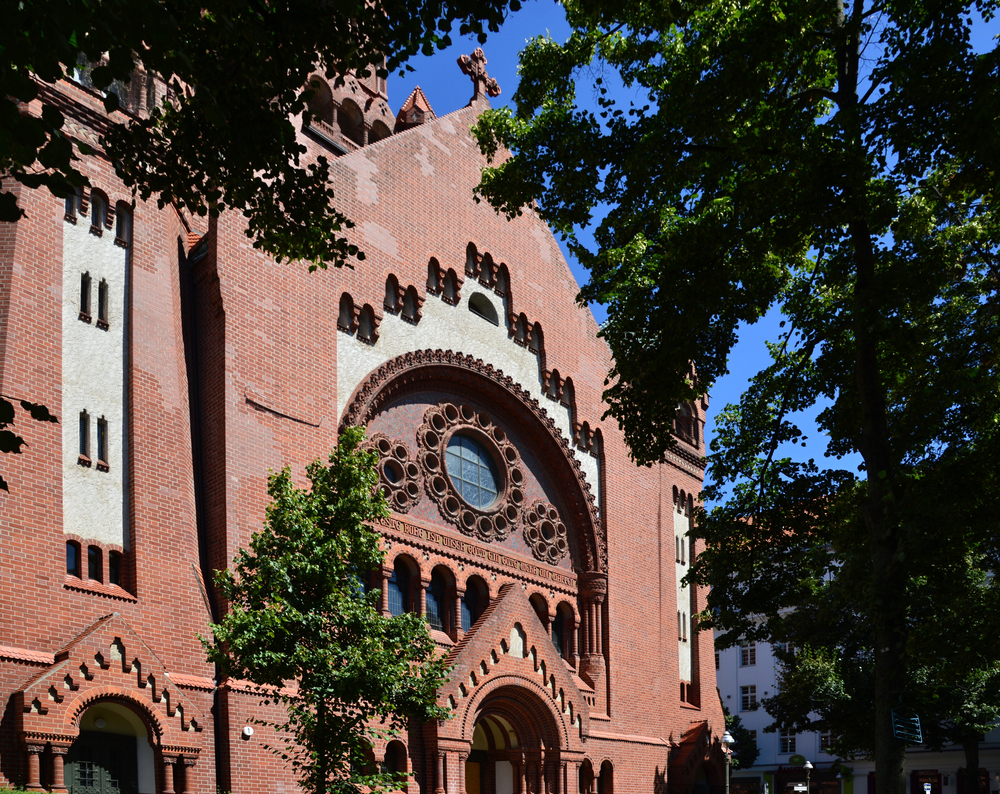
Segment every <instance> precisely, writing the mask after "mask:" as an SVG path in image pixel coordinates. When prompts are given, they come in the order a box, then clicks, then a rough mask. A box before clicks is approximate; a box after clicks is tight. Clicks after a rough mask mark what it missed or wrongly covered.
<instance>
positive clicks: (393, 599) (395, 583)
mask: <svg viewBox="0 0 1000 794" xmlns="http://www.w3.org/2000/svg"><path fill="white" fill-rule="evenodd" d="M410 581H411V580H410V568H409V566H408V565H407V564H406V561H405V560H404V559H403V558H401V557H397V558H396V563H395V565H393V567H392V576H390V577H389V614H391V615H393V616H398V615H402V614H403V613H405V612H410V611H411V599H410V589H411V588H410Z"/></svg>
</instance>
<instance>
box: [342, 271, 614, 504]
mask: <svg viewBox="0 0 1000 794" xmlns="http://www.w3.org/2000/svg"><path fill="white" fill-rule="evenodd" d="M477 293H478V294H480V295H484V296H485V297H486V298H487V299H488V300H489V301H490V303H492V304H493V307H494V308H495V309H496V312H497V317H499V318H500V325H499V326H496V325H493V324H492V323H491V322H489V321H488V320H485V319H483V318H482V317H480V316H479V315H478V314H475V313H473V312H471V311H470V310H469V298H470V297H471V296H472V295H474V294H477ZM506 316H507V312H506V309H505V307H504V300H503V298H501V297H500V296H498V295H497V294H496V293H494V292H493V291H492V290H488V289H486V288H484V287H482V286H481V285H480V284H479V283H477V282H475V281H473V280H472V279H466V281H465V283H464V284H463V285H462V290H461V299H460V300H459V302H458V304H457V305H455V306H452V305H450V304H448V303H445V302H444V301H443V300H441V298H439V297H437V296H434V295H428V296H427V300H426V301H425V302H424V306H423V316H422V317H421V320H420V322H419V323H418V324H417V325H412V324H411V323H408V322H406V321H405V320H403V319H401V318H400V317H399V316H397V315H394V314H390V313H389V312H385V316H384V318H383V319H382V324H381V325H380V326H379V334H380V335H379V339H378V341H377V342H376V343H375V344H374V345H370V344H368V343H367V342H363V341H361V340H360V339H357V338H356V337H355V336H353V335H350V336H349V335H348V334H345V333H341V334H340V336H339V338H338V342H337V415H338V417H339V416H342V415H343V413H344V409H345V408H346V407H347V401H348V400H349V399H350V396H351V394H352V393H353V392H354V390H355V389H356V388H357V387H358V384H360V383H361V381H362V380H363V379H364V378H365V376H367V375H368V374H369V373H370V372H372V371H373V370H374V369H376V368H377V367H379V366H380V365H382V364H384V363H385V362H386V361H389V360H390V359H393V358H396V357H397V356H401V355H403V354H404V353H408V352H410V351H412V350H424V349H429V350H438V349H440V350H452V351H454V352H456V353H463V354H465V355H471V356H473V357H474V358H479V359H482V360H483V361H485V362H486V363H488V364H492V365H493V366H494V367H496V368H497V369H499V370H501V371H502V372H503V374H504V375H507V376H509V377H510V378H511V379H512V380H513V381H514V382H515V383H517V384H518V385H519V386H520V387H521V388H522V389H524V390H525V391H526V392H528V393H529V394H530V395H531V396H532V397H534V398H535V399H536V400H538V404H539V405H540V406H541V407H542V409H543V410H544V411H545V412H546V413H548V415H549V416H551V417H552V420H553V421H554V422H555V424H556V427H558V428H559V430H560V431H561V432H562V434H563V435H564V436H565V437H566V439H567V441H569V442H570V446H571V447H572V448H573V454H574V455H576V459H577V460H578V461H579V462H580V468H581V469H582V470H583V473H584V476H585V477H586V479H587V482H588V483H589V485H590V490H591V493H593V494H594V500H595V502H596V503H597V505H600V503H601V502H600V492H599V488H600V478H599V474H598V461H597V459H596V458H594V457H593V456H592V455H590V454H589V453H587V452H583V451H582V450H579V449H576V448H575V447H573V444H572V439H573V431H572V428H571V427H570V417H569V409H568V408H566V407H565V406H563V405H562V404H560V403H558V402H556V401H554V400H550V399H549V398H548V397H546V396H545V395H544V394H543V392H542V375H541V372H540V371H539V367H538V356H537V355H536V354H535V353H532V352H531V351H530V350H528V349H527V348H526V347H523V346H521V345H519V344H517V343H516V342H514V341H513V339H511V338H510V337H509V336H508V335H507V323H506ZM552 365H554V366H555V367H557V368H559V367H558V362H550V366H552ZM559 369H560V372H562V368H559ZM572 374H573V373H572V372H563V375H564V376H565V375H569V376H572Z"/></svg>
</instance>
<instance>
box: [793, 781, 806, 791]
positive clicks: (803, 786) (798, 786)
mask: <svg viewBox="0 0 1000 794" xmlns="http://www.w3.org/2000/svg"><path fill="white" fill-rule="evenodd" d="M805 790H806V784H805V783H796V784H795V785H794V786H792V791H805Z"/></svg>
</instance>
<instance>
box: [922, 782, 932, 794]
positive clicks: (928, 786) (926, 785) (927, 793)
mask: <svg viewBox="0 0 1000 794" xmlns="http://www.w3.org/2000/svg"><path fill="white" fill-rule="evenodd" d="M924 794H931V784H930V783H924Z"/></svg>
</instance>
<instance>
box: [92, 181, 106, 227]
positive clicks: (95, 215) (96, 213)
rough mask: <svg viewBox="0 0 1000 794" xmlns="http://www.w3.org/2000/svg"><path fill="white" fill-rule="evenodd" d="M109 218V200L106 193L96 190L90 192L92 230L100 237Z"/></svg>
mask: <svg viewBox="0 0 1000 794" xmlns="http://www.w3.org/2000/svg"><path fill="white" fill-rule="evenodd" d="M107 219H108V201H107V199H106V198H104V194H103V193H100V192H98V191H96V190H94V191H92V192H91V194H90V232H91V234H96V235H97V236H98V237H100V236H101V235H102V234H104V224H105V222H106V221H107Z"/></svg>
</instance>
